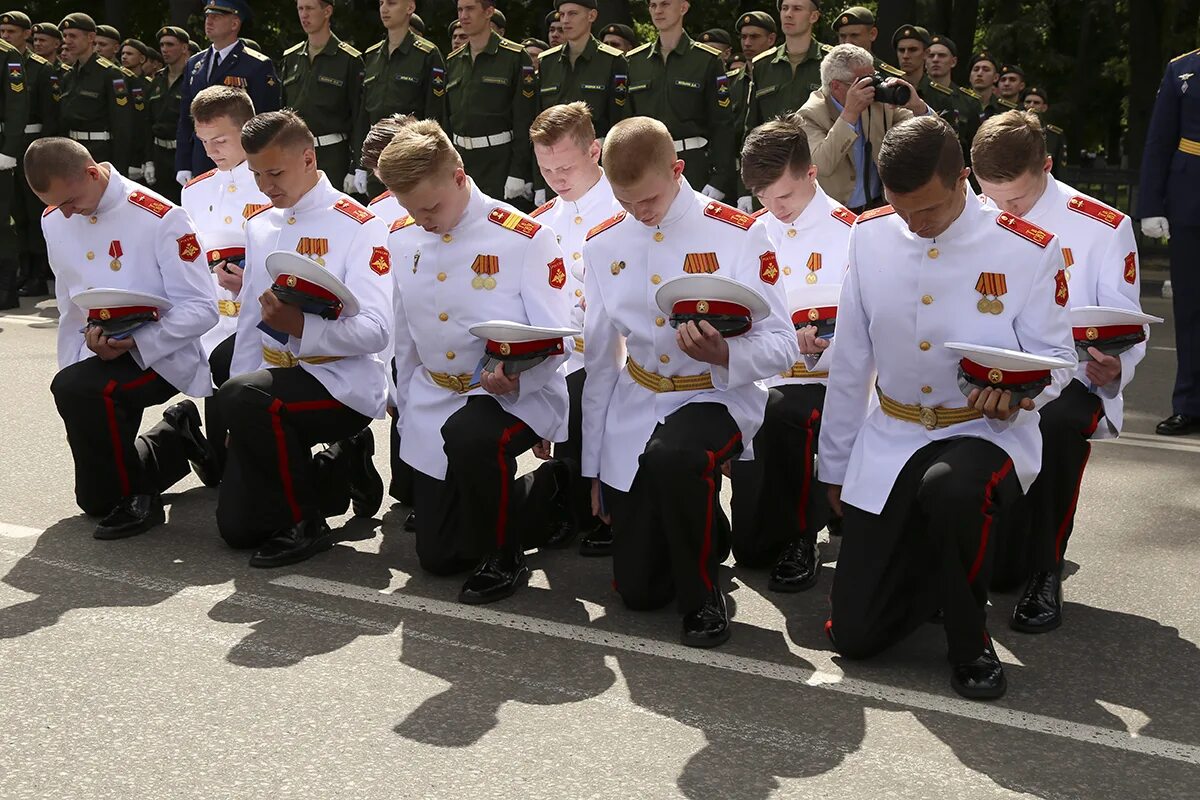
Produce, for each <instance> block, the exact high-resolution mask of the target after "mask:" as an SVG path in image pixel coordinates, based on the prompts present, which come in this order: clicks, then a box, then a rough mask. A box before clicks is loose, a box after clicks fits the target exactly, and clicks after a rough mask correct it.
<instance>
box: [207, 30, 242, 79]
mask: <svg viewBox="0 0 1200 800" xmlns="http://www.w3.org/2000/svg"><path fill="white" fill-rule="evenodd" d="M238 41H239V40H238V39H234V40H233V43H232V44H230V45H229V46H228V47H222V48H221V49H220V50H217V51H216V53H217V55H218V56H220V60H221V63H222V64H224V63H225V61H226V59H228V58H229V54H230V53H232V52H233V48H235V47H237V44H238ZM216 65H217V59H215V58H213V46H212V45H209V46H208V74H207V75H205V76H204V77H205V80H208V79H210V78H212V72H213V68H214V67H216Z"/></svg>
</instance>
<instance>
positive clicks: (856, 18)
mask: <svg viewBox="0 0 1200 800" xmlns="http://www.w3.org/2000/svg"><path fill="white" fill-rule="evenodd" d="M874 24H875V15H874V14H872V13H871V9H869V8H863V7H862V6H850V7H849V8H847V9H846V10H845V11H843V12H842V13H841V14H839V15H838V18H837V19H835V20H834V21H833V29H834V30H835V31H838V30H841V29H842V28H843V27H845V26H846V25H874Z"/></svg>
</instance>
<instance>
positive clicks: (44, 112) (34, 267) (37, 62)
mask: <svg viewBox="0 0 1200 800" xmlns="http://www.w3.org/2000/svg"><path fill="white" fill-rule="evenodd" d="M0 21H3V18H0ZM24 56H25V89H24V91H25V92H26V93H27V94H28V95H29V97H28V102H29V120H28V122H26V124H25V143H24V146H25V147H26V148H27V147H29V145H30V144H32V143H33V142H34V141H35V140H37V139H40V138H42V137H43V136H57V135H58V101H57V100H56V99H55V94H54V89H53V86H52V85H51V81H50V78H51V74H52V73H53V72H54V67H53V66H52V65H51V64H50V62H49V61H47V60H46V59H44V58H42V57H41V56H39V55H38V54H37V53H34V52H32V51H27V52H26V53H25V54H24ZM10 69H11V68H10ZM22 161H23V159H21V158H18V159H17V170H16V175H15V180H16V182H17V197H16V198H15V199H14V201H13V204H12V216H13V222H14V223H15V224H16V228H17V239H18V242H19V245H20V248H21V259H22V261H23V262H24V267H25V274H26V276H27V278H26V286H27V288H28V290H29V292H30V294H37V295H40V294H44V293H45V281H46V280H47V279H48V278H49V277H50V265H49V264H48V263H47V261H46V240H45V239H44V238H43V237H42V211H43V210H44V209H45V208H46V207H45V205H43V204H42V201H41V200H39V199H38V196H37V195H36V194H34V193H33V190H32V189H30V188H29V184H28V183H27V182H26V180H25V169H24V164H23V163H22Z"/></svg>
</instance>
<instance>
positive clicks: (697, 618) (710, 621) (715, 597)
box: [682, 588, 729, 647]
mask: <svg viewBox="0 0 1200 800" xmlns="http://www.w3.org/2000/svg"><path fill="white" fill-rule="evenodd" d="M728 640H729V611H728V610H726V608H725V594H724V593H723V592H722V591H721V590H720V589H716V588H714V589H713V590H712V592H711V593H710V594H709V596H708V597H707V598H705V600H704V605H702V606H700V608H699V609H697V610H696V611H693V612H692V613H690V614H688V615H687V616H685V617H684V618H683V637H682V641H683V643H684V644H686V645H687V646H688V647H716V646H717V645H720V644H724V643H725V642H726V641H728Z"/></svg>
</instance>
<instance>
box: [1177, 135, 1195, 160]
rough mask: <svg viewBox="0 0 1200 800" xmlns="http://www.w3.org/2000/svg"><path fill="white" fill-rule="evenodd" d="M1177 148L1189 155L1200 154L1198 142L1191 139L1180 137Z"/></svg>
mask: <svg viewBox="0 0 1200 800" xmlns="http://www.w3.org/2000/svg"><path fill="white" fill-rule="evenodd" d="M1179 150H1180V152H1183V153H1187V154H1188V155H1190V156H1200V142H1197V141H1195V140H1193V139H1180V140H1179Z"/></svg>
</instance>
